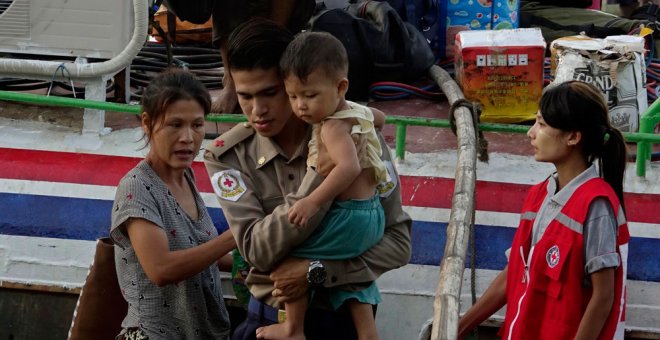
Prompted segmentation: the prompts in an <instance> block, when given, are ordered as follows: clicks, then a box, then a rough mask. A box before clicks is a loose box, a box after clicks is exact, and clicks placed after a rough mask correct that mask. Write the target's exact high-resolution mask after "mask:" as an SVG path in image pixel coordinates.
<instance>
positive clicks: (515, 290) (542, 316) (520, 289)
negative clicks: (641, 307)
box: [500, 178, 630, 339]
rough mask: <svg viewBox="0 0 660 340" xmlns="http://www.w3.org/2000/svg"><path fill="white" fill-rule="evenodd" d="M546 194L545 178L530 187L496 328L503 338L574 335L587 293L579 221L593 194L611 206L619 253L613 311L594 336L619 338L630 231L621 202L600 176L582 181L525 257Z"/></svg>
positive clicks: (514, 243)
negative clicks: (503, 309) (501, 318)
mask: <svg viewBox="0 0 660 340" xmlns="http://www.w3.org/2000/svg"><path fill="white" fill-rule="evenodd" d="M546 195H547V181H545V182H543V183H541V184H537V185H536V186H534V187H532V189H530V192H529V194H528V196H527V199H526V201H525V204H524V206H523V211H522V214H521V220H520V225H519V227H518V231H517V232H516V235H515V237H514V238H513V245H512V246H511V253H510V255H509V267H508V274H507V285H506V296H507V309H506V317H505V320H504V326H503V327H502V329H501V332H500V333H501V335H502V339H573V338H574V337H575V335H576V333H577V330H578V326H579V325H580V320H581V319H582V316H583V315H584V311H585V309H586V307H587V304H588V303H589V299H590V298H591V292H592V290H591V288H590V287H585V286H584V284H583V279H584V275H585V274H583V273H584V266H585V263H584V252H583V246H584V244H583V242H584V240H583V233H582V226H583V225H584V222H585V220H586V217H587V213H588V211H589V205H590V203H591V202H592V201H593V200H594V199H595V198H596V197H605V198H607V199H608V200H609V201H610V203H611V204H612V207H614V215H615V217H616V220H617V221H619V222H618V224H619V228H618V234H617V247H616V250H617V253H618V254H619V256H620V258H621V265H620V266H619V267H618V268H616V271H615V272H616V274H615V280H616V281H615V287H614V288H615V292H614V302H613V305H612V310H611V311H610V314H609V317H608V318H607V321H606V323H605V325H604V326H603V329H602V331H601V333H600V336H599V339H612V338H614V337H615V335H616V337H617V338H619V337H620V338H623V327H624V321H625V314H624V311H625V278H626V265H627V257H628V240H629V239H630V234H629V233H628V226H627V224H626V222H625V219H624V217H623V216H621V217H619V213H620V204H619V200H618V198H617V196H616V194H615V193H614V191H613V190H612V188H611V187H610V186H609V185H608V184H607V182H605V181H604V180H603V179H601V178H592V179H590V180H588V181H587V182H585V183H584V184H582V185H581V186H580V187H578V188H577V189H576V190H575V192H574V194H573V195H572V196H571V198H569V200H568V202H566V205H565V206H564V207H563V208H562V209H561V212H560V213H559V214H558V215H557V217H555V219H554V220H553V221H552V222H550V225H549V226H548V228H547V229H546V231H545V233H544V234H543V236H542V237H541V239H540V240H539V241H538V243H537V244H536V245H535V246H534V248H533V253H532V256H529V253H530V249H531V239H532V237H531V236H532V225H533V223H534V219H535V217H536V213H537V212H538V211H539V209H540V208H541V204H542V203H543V200H544V198H545V197H546ZM521 253H522V254H521ZM528 258H529V260H528ZM526 266H527V268H528V270H527V271H526V268H525V267H526Z"/></svg>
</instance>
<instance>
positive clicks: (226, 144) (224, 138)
mask: <svg viewBox="0 0 660 340" xmlns="http://www.w3.org/2000/svg"><path fill="white" fill-rule="evenodd" d="M252 135H254V128H253V127H252V125H250V123H239V124H236V125H235V126H234V127H233V128H231V129H230V130H229V131H227V132H225V133H223V134H222V135H220V136H219V137H218V138H216V139H214V140H213V141H212V142H211V143H209V144H208V145H207V146H206V151H208V152H211V153H212V154H213V155H214V156H215V158H216V159H217V157H220V156H221V155H222V154H224V153H225V152H227V150H229V149H231V148H233V147H234V146H235V145H236V144H238V143H240V142H242V141H244V140H245V139H247V138H249V137H250V136H252Z"/></svg>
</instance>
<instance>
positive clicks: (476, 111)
mask: <svg viewBox="0 0 660 340" xmlns="http://www.w3.org/2000/svg"><path fill="white" fill-rule="evenodd" d="M459 107H465V108H467V109H468V110H470V113H472V123H473V124H474V131H477V136H476V137H477V154H478V155H479V156H478V158H479V160H480V161H482V162H484V163H488V141H487V140H486V138H485V137H484V133H483V131H481V130H479V121H480V117H481V106H480V105H479V104H478V103H476V102H471V101H469V100H467V99H465V98H461V99H459V100H457V101H455V102H454V103H452V104H451V106H450V107H449V126H450V127H451V131H452V132H453V133H454V135H456V117H454V113H455V111H456V109H458V108H459Z"/></svg>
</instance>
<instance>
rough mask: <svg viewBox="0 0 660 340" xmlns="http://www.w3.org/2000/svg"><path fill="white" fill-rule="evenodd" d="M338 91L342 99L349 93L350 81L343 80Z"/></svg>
mask: <svg viewBox="0 0 660 340" xmlns="http://www.w3.org/2000/svg"><path fill="white" fill-rule="evenodd" d="M337 91H338V92H339V95H340V96H342V97H344V96H345V95H346V92H347V91H348V79H346V78H341V79H340V80H339V83H338V84H337Z"/></svg>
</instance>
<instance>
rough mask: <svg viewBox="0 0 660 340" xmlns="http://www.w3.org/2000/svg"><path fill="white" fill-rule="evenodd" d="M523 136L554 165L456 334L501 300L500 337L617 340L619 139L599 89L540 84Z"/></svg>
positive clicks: (622, 248)
mask: <svg viewBox="0 0 660 340" xmlns="http://www.w3.org/2000/svg"><path fill="white" fill-rule="evenodd" d="M527 135H528V136H529V138H530V139H531V143H532V146H533V147H534V159H535V160H536V161H539V162H550V163H552V164H554V165H555V168H556V171H555V172H554V173H553V174H552V175H551V176H549V177H548V178H547V179H546V180H545V181H543V182H542V183H539V184H537V185H535V186H533V187H532V188H531V189H530V191H529V193H528V196H527V199H526V200H525V203H524V205H523V210H522V213H521V216H520V224H519V226H518V230H517V231H516V234H515V236H514V239H513V244H512V246H511V248H510V250H509V251H508V254H509V255H508V256H509V263H508V265H507V266H506V267H505V268H504V270H503V271H502V272H501V273H500V274H499V275H498V276H497V277H496V278H495V280H494V281H493V282H492V283H491V285H490V287H489V288H488V289H487V290H486V291H485V292H484V294H483V296H482V297H481V298H480V299H479V300H478V301H477V303H476V304H475V305H474V306H472V308H470V309H469V310H468V311H467V313H465V315H464V316H463V317H462V318H461V320H460V322H459V338H460V337H463V336H465V335H466V334H467V333H468V332H469V331H470V330H471V329H473V328H474V327H476V326H477V325H478V324H480V323H481V322H482V321H483V320H485V319H486V318H488V317H489V316H490V315H492V314H493V313H495V312H496V311H497V310H499V309H500V308H501V307H503V306H504V305H507V309H506V315H505V319H504V325H503V326H502V329H501V330H500V335H501V336H502V339H596V338H599V339H613V338H616V339H623V331H624V321H625V317H624V316H625V313H624V311H625V283H626V267H627V258H628V240H629V238H630V235H629V233H628V226H627V224H626V218H625V215H624V206H623V172H624V169H625V166H626V145H625V142H624V139H623V136H622V135H621V133H620V132H619V131H618V130H616V129H614V128H613V127H612V126H611V125H610V122H609V119H608V110H607V104H606V103H605V101H604V100H603V95H602V93H601V92H599V91H598V90H597V89H596V88H594V87H593V86H591V85H588V84H585V83H581V82H577V81H571V82H566V83H562V84H559V85H557V86H554V87H552V88H548V89H546V91H545V92H544V94H543V96H542V98H541V102H540V109H539V112H538V113H537V115H536V122H535V124H534V125H533V126H532V127H531V128H530V129H529V131H528V132H527Z"/></svg>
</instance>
